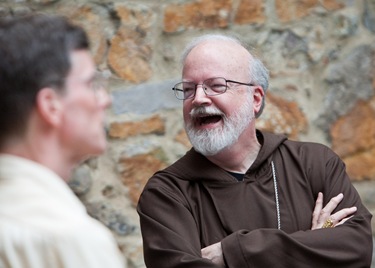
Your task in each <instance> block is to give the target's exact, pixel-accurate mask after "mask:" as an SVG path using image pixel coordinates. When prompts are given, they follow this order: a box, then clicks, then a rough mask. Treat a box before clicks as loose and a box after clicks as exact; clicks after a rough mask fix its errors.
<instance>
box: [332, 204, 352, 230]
mask: <svg viewBox="0 0 375 268" xmlns="http://www.w3.org/2000/svg"><path fill="white" fill-rule="evenodd" d="M356 211H357V207H351V208H344V209H342V210H340V211H338V212H336V213H335V214H332V215H331V216H330V219H331V220H332V221H333V225H334V226H336V225H338V224H339V223H340V224H343V223H344V222H345V221H347V220H348V219H350V218H351V217H352V216H351V217H349V216H350V215H352V214H353V213H355V212H356ZM342 221H343V222H342Z"/></svg>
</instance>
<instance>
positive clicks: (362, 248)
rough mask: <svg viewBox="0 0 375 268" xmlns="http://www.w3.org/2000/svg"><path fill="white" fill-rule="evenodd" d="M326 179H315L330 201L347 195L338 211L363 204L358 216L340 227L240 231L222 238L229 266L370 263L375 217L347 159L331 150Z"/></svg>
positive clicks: (255, 267)
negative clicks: (353, 181) (351, 176)
mask: <svg viewBox="0 0 375 268" xmlns="http://www.w3.org/2000/svg"><path fill="white" fill-rule="evenodd" d="M326 153H327V160H326V162H325V163H326V164H325V167H322V170H324V171H323V174H324V175H323V178H313V177H312V178H310V180H311V184H312V189H313V190H314V191H315V190H316V191H317V192H318V191H321V192H323V195H324V201H325V204H326V203H327V202H328V201H329V200H330V199H331V198H332V197H334V196H336V195H337V194H338V193H343V194H344V199H343V200H342V202H341V203H340V204H339V205H338V207H337V208H336V210H335V211H334V212H336V211H338V210H340V209H343V208H348V207H352V206H356V207H357V212H356V213H355V215H354V216H353V217H352V218H350V219H349V220H348V221H346V222H345V223H344V224H342V225H339V226H337V227H335V228H327V229H318V230H313V231H312V230H301V231H297V232H294V233H290V234H288V233H285V232H283V231H282V230H277V229H258V230H253V231H248V230H239V231H237V232H235V233H233V234H231V235H229V236H228V237H226V238H224V239H223V240H222V248H223V253H224V258H225V260H226V263H227V265H228V267H251V268H258V267H259V268H260V267H299V268H303V267H306V268H307V267H347V268H349V267H353V268H360V267H370V265H371V258H372V247H373V245H372V235H371V234H372V232H371V217H372V215H371V214H370V213H369V211H368V210H367V209H366V208H365V207H364V206H363V204H362V202H361V199H360V197H359V195H358V193H357V191H356V189H355V188H354V187H353V185H352V184H351V182H350V179H349V177H348V175H347V173H346V171H345V165H344V163H343V162H342V161H341V160H340V159H339V157H338V156H337V155H335V154H334V153H333V152H331V151H330V150H327V152H326Z"/></svg>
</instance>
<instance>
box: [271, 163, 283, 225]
mask: <svg viewBox="0 0 375 268" xmlns="http://www.w3.org/2000/svg"><path fill="white" fill-rule="evenodd" d="M271 165H272V176H273V186H274V187H275V202H276V212H277V229H279V230H281V218H280V205H279V192H278V190H277V179H276V172H275V165H274V163H273V161H272V162H271Z"/></svg>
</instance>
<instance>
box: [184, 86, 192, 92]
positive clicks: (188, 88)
mask: <svg viewBox="0 0 375 268" xmlns="http://www.w3.org/2000/svg"><path fill="white" fill-rule="evenodd" d="M193 90H194V87H184V91H185V92H191V91H193Z"/></svg>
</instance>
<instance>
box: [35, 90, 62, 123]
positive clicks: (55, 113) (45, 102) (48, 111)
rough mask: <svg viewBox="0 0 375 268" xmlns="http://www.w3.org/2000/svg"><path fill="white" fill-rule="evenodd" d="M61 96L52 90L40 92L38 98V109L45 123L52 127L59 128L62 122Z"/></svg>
mask: <svg viewBox="0 0 375 268" xmlns="http://www.w3.org/2000/svg"><path fill="white" fill-rule="evenodd" d="M61 100H62V99H61V95H60V94H59V93H58V92H56V90H54V89H52V88H43V89H41V90H39V92H38V94H37V96H36V109H37V112H38V114H39V116H40V117H41V118H42V119H43V121H44V122H46V123H47V124H49V125H51V126H58V125H59V124H60V122H61V114H62V106H63V105H62V102H61Z"/></svg>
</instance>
